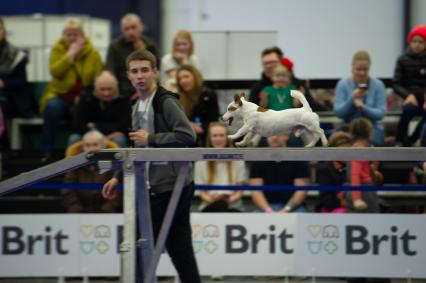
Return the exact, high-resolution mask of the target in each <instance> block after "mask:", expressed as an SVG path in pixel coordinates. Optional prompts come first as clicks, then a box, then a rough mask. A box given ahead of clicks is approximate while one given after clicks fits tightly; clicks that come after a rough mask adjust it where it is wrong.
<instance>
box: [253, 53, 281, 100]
mask: <svg viewBox="0 0 426 283" xmlns="http://www.w3.org/2000/svg"><path fill="white" fill-rule="evenodd" d="M283 56H284V54H283V52H282V50H281V49H280V48H279V47H277V46H274V47H270V48H266V49H264V50H263V51H262V55H261V61H262V68H263V71H262V77H261V79H260V81H259V82H257V83H256V84H255V85H254V86H253V87H252V88H251V90H250V97H249V101H251V102H253V103H256V104H257V105H259V102H260V93H261V91H262V90H263V89H264V88H265V87H266V86H270V85H272V72H273V71H274V69H275V67H276V66H278V64H279V63H280V59H281V58H282V57H283Z"/></svg>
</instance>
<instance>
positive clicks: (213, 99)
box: [176, 65, 220, 146]
mask: <svg viewBox="0 0 426 283" xmlns="http://www.w3.org/2000/svg"><path fill="white" fill-rule="evenodd" d="M176 77H177V92H178V94H179V100H180V102H181V104H182V106H183V109H184V111H185V114H186V116H187V117H188V119H189V121H191V124H192V127H193V129H194V131H195V133H196V134H197V137H198V145H199V146H203V145H204V143H205V142H204V140H205V132H206V130H207V127H208V125H209V123H210V122H213V121H217V120H218V119H219V115H220V114H219V105H218V102H217V94H216V92H214V91H213V90H211V89H208V88H207V87H205V86H204V81H203V77H202V75H201V73H200V72H199V71H198V70H197V68H195V67H194V66H191V65H183V66H181V67H180V68H179V69H178V70H177V72H176Z"/></svg>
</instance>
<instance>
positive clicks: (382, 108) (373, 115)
mask: <svg viewBox="0 0 426 283" xmlns="http://www.w3.org/2000/svg"><path fill="white" fill-rule="evenodd" d="M373 95H374V104H373V105H372V106H369V105H366V104H364V105H363V106H362V107H361V111H362V113H363V114H364V116H365V117H366V118H367V119H369V120H372V121H377V120H381V119H383V117H384V116H385V113H386V98H385V86H384V84H383V83H382V82H381V81H379V82H378V86H377V88H376V89H375V92H374V94H373Z"/></svg>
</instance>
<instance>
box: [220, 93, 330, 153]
mask: <svg viewBox="0 0 426 283" xmlns="http://www.w3.org/2000/svg"><path fill="white" fill-rule="evenodd" d="M290 95H291V96H292V97H293V98H296V99H299V100H300V102H301V103H302V107H301V108H292V109H286V110H281V111H274V110H271V109H263V108H262V107H259V106H258V105H256V104H255V103H252V102H249V101H246V100H245V98H244V94H240V95H235V97H234V101H232V102H231V103H229V105H228V108H227V111H226V113H225V114H223V115H222V117H221V118H222V120H223V121H229V124H231V123H232V121H233V120H243V122H244V125H243V126H242V127H241V128H240V129H239V130H238V131H237V132H236V133H235V134H233V135H229V136H228V138H229V139H231V140H236V139H238V138H240V137H242V136H244V138H243V140H242V141H240V142H238V143H236V145H237V146H247V145H248V144H249V142H250V140H251V139H252V138H253V137H254V136H255V135H256V134H258V135H261V136H263V137H269V136H275V135H281V134H289V133H291V132H292V131H294V133H295V136H296V137H301V136H302V135H303V136H302V139H303V141H304V142H305V143H306V145H305V147H313V146H314V145H315V144H316V143H317V141H318V140H319V139H321V142H322V145H323V146H326V145H327V138H326V137H325V135H324V130H323V129H321V128H320V123H319V117H318V114H316V113H315V112H312V109H311V107H310V106H309V103H308V101H307V100H306V98H305V96H304V95H303V94H302V93H301V92H300V91H297V90H292V91H291V93H290Z"/></svg>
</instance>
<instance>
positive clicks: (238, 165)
mask: <svg viewBox="0 0 426 283" xmlns="http://www.w3.org/2000/svg"><path fill="white" fill-rule="evenodd" d="M207 137H208V138H207V142H206V147H212V148H225V147H230V145H231V143H230V140H229V139H228V127H227V126H226V125H224V124H222V123H219V122H213V123H210V125H209V127H208V134H207ZM194 182H195V184H196V185H222V186H227V185H242V184H244V183H246V182H247V169H246V165H245V163H244V161H239V160H238V161H197V162H195V168H194ZM242 196H243V193H242V191H230V190H220V191H215V190H210V191H201V193H200V198H201V200H202V203H201V206H200V210H201V211H204V212H238V211H242V210H243V206H242V201H241V198H242Z"/></svg>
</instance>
